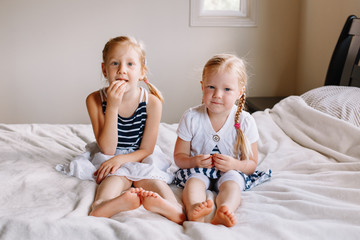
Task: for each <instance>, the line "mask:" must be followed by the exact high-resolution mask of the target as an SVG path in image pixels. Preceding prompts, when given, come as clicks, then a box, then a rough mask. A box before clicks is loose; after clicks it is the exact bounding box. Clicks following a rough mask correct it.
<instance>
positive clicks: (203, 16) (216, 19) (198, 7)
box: [190, 0, 257, 27]
mask: <svg viewBox="0 0 360 240" xmlns="http://www.w3.org/2000/svg"><path fill="white" fill-rule="evenodd" d="M256 8H257V0H191V6H190V12H191V14H190V26H223V27H255V26H256Z"/></svg>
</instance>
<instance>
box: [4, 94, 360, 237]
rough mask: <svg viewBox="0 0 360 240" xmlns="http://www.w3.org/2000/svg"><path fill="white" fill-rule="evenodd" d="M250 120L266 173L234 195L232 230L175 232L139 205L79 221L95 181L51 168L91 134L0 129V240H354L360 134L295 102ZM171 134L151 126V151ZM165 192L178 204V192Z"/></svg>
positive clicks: (358, 223) (67, 128)
mask: <svg viewBox="0 0 360 240" xmlns="http://www.w3.org/2000/svg"><path fill="white" fill-rule="evenodd" d="M253 117H254V119H255V121H256V123H257V126H258V129H259V135H260V138H259V141H258V145H259V166H258V168H259V169H260V170H263V169H267V168H270V167H271V169H272V170H273V175H272V179H271V180H270V181H268V182H266V183H263V184H261V185H259V186H257V187H256V188H254V189H252V190H250V191H246V192H243V193H242V203H241V206H240V207H239V209H238V210H237V211H236V212H235V215H236V217H237V220H238V223H237V224H236V225H235V226H234V227H232V228H226V227H224V226H214V225H212V224H209V223H196V222H188V221H186V222H185V223H184V224H183V225H182V226H181V225H178V224H175V223H174V222H171V221H169V220H168V219H166V218H165V217H162V216H160V215H158V214H154V213H151V212H148V211H146V210H145V209H144V208H143V207H140V208H138V209H136V210H133V211H128V212H122V213H119V214H116V215H115V216H113V217H112V218H111V219H106V218H96V217H89V216H87V215H88V212H89V208H90V205H91V203H92V201H93V199H94V195H95V189H96V183H95V182H93V181H83V180H80V179H78V178H75V177H69V176H66V175H64V174H61V173H59V172H57V171H56V170H55V169H54V168H55V166H56V164H57V163H62V164H67V163H69V162H70V161H71V160H72V159H74V157H75V156H77V155H79V154H81V153H82V152H84V151H85V149H84V146H85V145H86V144H87V143H90V142H93V141H94V137H93V133H92V129H91V126H90V125H46V124H27V125H16V124H15V125H12V124H0V176H1V178H0V239H1V240H8V239H27V240H32V239H36V240H38V239H51V240H57V239H59V240H60V239H61V240H64V239H87V240H92V239H94V240H95V239H107V240H113V239H122V240H129V239H149V238H151V239H157V240H163V239H182V240H191V239H209V240H213V239H214V240H218V239H226V240H236V239H252V238H254V237H256V238H260V239H301V240H302V239H327V240H329V239H330V240H333V239H334V240H338V239H351V240H353V239H360V217H359V216H360V185H359V183H360V147H359V146H360V138H359V136H360V128H358V127H355V126H354V125H351V124H348V123H346V122H345V121H343V120H340V119H337V118H334V117H330V116H328V115H326V114H323V113H321V112H319V111H316V110H315V109H313V108H311V107H309V106H308V105H307V104H306V103H305V102H304V101H303V100H302V99H301V98H300V97H289V98H286V99H284V100H283V101H281V102H280V103H279V104H277V105H276V106H275V107H274V108H273V109H272V110H266V111H265V112H256V113H254V114H253ZM176 128H177V125H176V124H172V125H170V124H164V123H162V124H161V125H160V131H159V137H158V142H157V145H158V146H159V147H160V148H161V149H162V151H163V152H164V153H165V154H167V155H168V156H172V151H173V147H174V144H175V141H176V136H177V135H176ZM171 187H172V189H173V191H174V193H175V195H176V197H177V199H178V200H179V201H181V189H179V188H176V187H174V186H173V185H171ZM207 197H208V198H210V199H214V197H215V194H214V193H213V192H210V191H208V192H207ZM212 215H213V213H211V214H210V216H209V217H207V218H206V221H209V220H210V219H211V217H212ZM149 236H150V237H149Z"/></svg>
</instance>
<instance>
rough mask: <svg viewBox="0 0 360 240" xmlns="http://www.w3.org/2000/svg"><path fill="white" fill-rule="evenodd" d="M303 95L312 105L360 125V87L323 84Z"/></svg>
mask: <svg viewBox="0 0 360 240" xmlns="http://www.w3.org/2000/svg"><path fill="white" fill-rule="evenodd" d="M301 97H302V98H303V99H304V100H305V102H306V103H307V104H308V105H309V106H310V107H313V108H315V109H316V110H319V111H321V112H323V113H326V114H329V115H330V116H333V117H336V118H339V119H342V120H345V121H347V122H349V123H351V124H354V125H355V126H358V127H360V88H358V87H347V86H323V87H319V88H315V89H312V90H310V91H308V92H306V93H304V94H303V95H301Z"/></svg>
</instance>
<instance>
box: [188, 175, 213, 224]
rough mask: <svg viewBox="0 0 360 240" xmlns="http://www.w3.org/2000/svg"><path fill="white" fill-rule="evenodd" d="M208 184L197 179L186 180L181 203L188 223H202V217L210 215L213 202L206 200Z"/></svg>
mask: <svg viewBox="0 0 360 240" xmlns="http://www.w3.org/2000/svg"><path fill="white" fill-rule="evenodd" d="M206 179H207V178H206ZM207 180H208V181H209V179H207ZM209 182H210V181H209ZM208 184H209V183H208ZM208 184H206V183H204V181H203V180H200V179H199V178H197V177H193V178H190V179H188V180H187V182H186V184H185V188H184V190H183V202H184V205H185V209H186V216H187V218H188V220H189V221H197V222H204V217H205V216H206V215H208V214H210V213H211V211H212V206H213V202H212V201H211V200H210V199H209V200H206V189H207V188H208V186H207V185H208Z"/></svg>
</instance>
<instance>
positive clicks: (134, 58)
mask: <svg viewBox="0 0 360 240" xmlns="http://www.w3.org/2000/svg"><path fill="white" fill-rule="evenodd" d="M102 71H103V74H104V76H105V77H106V78H107V79H108V81H109V83H112V82H113V81H121V80H123V81H126V82H127V89H128V90H129V89H131V88H135V87H136V86H137V83H138V81H139V80H140V79H143V78H144V73H143V71H142V67H141V63H140V57H139V54H138V53H137V52H136V51H135V49H134V48H133V47H131V46H129V45H127V44H116V45H114V46H112V47H111V48H110V50H109V52H108V55H107V56H106V59H105V62H104V63H102Z"/></svg>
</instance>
